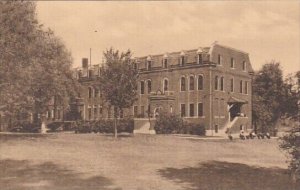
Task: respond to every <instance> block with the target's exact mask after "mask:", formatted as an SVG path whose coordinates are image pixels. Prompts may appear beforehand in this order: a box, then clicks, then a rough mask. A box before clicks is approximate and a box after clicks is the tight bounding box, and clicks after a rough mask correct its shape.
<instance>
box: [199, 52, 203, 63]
mask: <svg viewBox="0 0 300 190" xmlns="http://www.w3.org/2000/svg"><path fill="white" fill-rule="evenodd" d="M202 61H203V60H202V54H201V53H199V54H198V64H202V63H203V62H202Z"/></svg>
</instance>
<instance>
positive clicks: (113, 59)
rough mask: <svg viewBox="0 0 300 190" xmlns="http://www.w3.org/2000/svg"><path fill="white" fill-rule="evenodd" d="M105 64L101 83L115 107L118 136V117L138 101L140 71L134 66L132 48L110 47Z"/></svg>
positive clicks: (105, 95) (109, 100)
mask: <svg viewBox="0 0 300 190" xmlns="http://www.w3.org/2000/svg"><path fill="white" fill-rule="evenodd" d="M103 55H104V58H105V65H104V66H103V70H102V72H101V75H100V80H99V82H100V83H99V85H100V89H101V91H102V93H103V95H104V98H105V100H106V101H107V102H108V104H109V105H111V106H113V107H114V119H115V124H114V129H115V130H114V133H115V137H117V133H118V131H117V118H118V116H119V113H122V112H123V110H124V109H125V108H129V107H130V106H132V105H133V103H134V102H135V101H136V95H137V78H138V73H137V70H136V69H133V67H132V59H131V56H132V54H131V52H130V50H128V51H126V52H122V53H120V52H119V51H118V50H114V49H113V48H110V49H109V50H107V51H106V52H104V53H103Z"/></svg>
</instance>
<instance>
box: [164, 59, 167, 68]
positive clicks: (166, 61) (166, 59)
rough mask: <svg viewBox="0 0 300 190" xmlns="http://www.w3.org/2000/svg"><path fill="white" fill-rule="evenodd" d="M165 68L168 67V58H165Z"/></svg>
mask: <svg viewBox="0 0 300 190" xmlns="http://www.w3.org/2000/svg"><path fill="white" fill-rule="evenodd" d="M164 68H168V59H164Z"/></svg>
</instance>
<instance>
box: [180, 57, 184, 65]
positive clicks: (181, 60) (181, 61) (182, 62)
mask: <svg viewBox="0 0 300 190" xmlns="http://www.w3.org/2000/svg"><path fill="white" fill-rule="evenodd" d="M184 64H185V59H184V56H181V57H180V65H184Z"/></svg>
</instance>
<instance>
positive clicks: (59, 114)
mask: <svg viewBox="0 0 300 190" xmlns="http://www.w3.org/2000/svg"><path fill="white" fill-rule="evenodd" d="M60 116H61V112H60V109H59V108H58V109H57V119H60Z"/></svg>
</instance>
